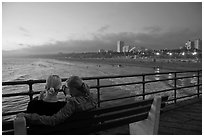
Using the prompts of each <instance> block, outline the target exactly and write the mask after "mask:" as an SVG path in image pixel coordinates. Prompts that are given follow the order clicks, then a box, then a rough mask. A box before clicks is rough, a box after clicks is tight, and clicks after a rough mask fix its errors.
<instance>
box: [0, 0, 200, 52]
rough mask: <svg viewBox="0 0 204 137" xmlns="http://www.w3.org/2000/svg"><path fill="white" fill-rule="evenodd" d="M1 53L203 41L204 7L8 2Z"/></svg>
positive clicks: (176, 45) (174, 45) (4, 7)
mask: <svg viewBox="0 0 204 137" xmlns="http://www.w3.org/2000/svg"><path fill="white" fill-rule="evenodd" d="M2 12H3V13H2V29H3V30H2V50H16V49H18V50H22V51H25V52H30V51H32V52H33V53H35V52H36V53H54V52H82V51H98V49H106V50H108V49H110V50H116V44H117V41H118V40H123V41H125V42H126V43H127V44H132V45H135V46H138V47H141V46H143V47H147V48H151V49H163V48H169V49H172V48H179V47H180V46H184V44H185V42H186V41H188V40H195V39H198V38H201V39H202V3H201V2H195V3H186V2H180V3H178V2H175V3H170V2H164V3H158V2H151V3H150V2H146V3H139V2H113V3H110V2H107V3H105V2H102V3H99V2H97V3H88V2H87V3H83V2H78V3H73V2H63V3H62V2H59V3H58V2H56V3H52V2H46V3H40V2H38V3H32V2H29V3H21V2H16V3H12V2H9V3H7V2H3V5H2Z"/></svg>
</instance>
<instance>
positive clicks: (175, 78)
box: [174, 72, 177, 104]
mask: <svg viewBox="0 0 204 137" xmlns="http://www.w3.org/2000/svg"><path fill="white" fill-rule="evenodd" d="M176 81H177V75H176V72H175V73H174V103H175V104H176V88H177V85H176V84H177V82H176Z"/></svg>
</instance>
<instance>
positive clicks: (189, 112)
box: [96, 97, 202, 135]
mask: <svg viewBox="0 0 204 137" xmlns="http://www.w3.org/2000/svg"><path fill="white" fill-rule="evenodd" d="M96 134H99V135H128V134H129V127H128V125H125V126H122V127H118V128H114V129H110V130H106V131H102V132H99V133H96ZM159 135H202V98H201V97H200V98H199V99H198V98H195V99H191V100H187V101H183V102H180V103H177V104H176V105H175V104H173V105H168V106H167V107H166V108H165V110H164V112H163V113H162V114H161V116H160V125H159Z"/></svg>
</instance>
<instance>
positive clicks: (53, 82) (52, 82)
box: [46, 75, 62, 94]
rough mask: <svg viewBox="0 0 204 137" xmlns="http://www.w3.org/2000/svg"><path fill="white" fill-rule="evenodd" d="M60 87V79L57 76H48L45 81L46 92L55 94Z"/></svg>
mask: <svg viewBox="0 0 204 137" xmlns="http://www.w3.org/2000/svg"><path fill="white" fill-rule="evenodd" d="M61 85H62V81H61V78H60V77H59V76H58V75H50V76H49V77H48V78H47V80H46V90H47V91H48V93H50V94H53V93H55V92H57V91H58V90H59V89H60V88H61Z"/></svg>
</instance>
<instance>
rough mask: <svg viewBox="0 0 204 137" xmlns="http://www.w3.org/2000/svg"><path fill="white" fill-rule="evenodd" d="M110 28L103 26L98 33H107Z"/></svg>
mask: <svg viewBox="0 0 204 137" xmlns="http://www.w3.org/2000/svg"><path fill="white" fill-rule="evenodd" d="M109 27H110V26H109V25H105V26H102V27H101V28H99V29H98V32H101V33H102V32H105V31H106V30H108V29H109Z"/></svg>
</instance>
